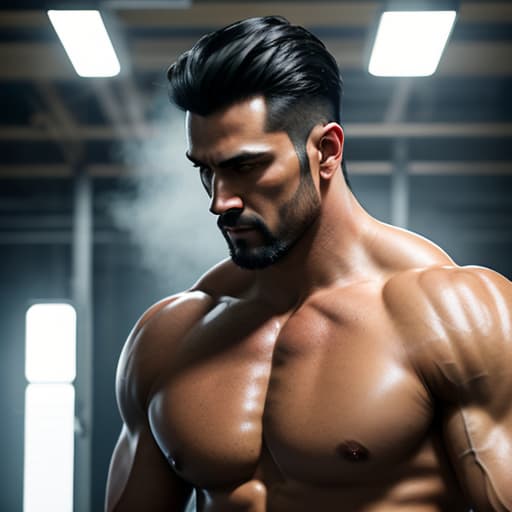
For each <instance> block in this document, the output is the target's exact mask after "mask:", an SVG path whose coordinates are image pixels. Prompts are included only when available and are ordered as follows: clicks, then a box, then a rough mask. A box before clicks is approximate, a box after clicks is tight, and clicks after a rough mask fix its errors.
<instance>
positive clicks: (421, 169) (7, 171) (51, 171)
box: [0, 160, 512, 179]
mask: <svg viewBox="0 0 512 512" xmlns="http://www.w3.org/2000/svg"><path fill="white" fill-rule="evenodd" d="M347 165H348V172H349V174H354V175H356V174H364V175H380V174H391V173H392V171H393V163H392V162H388V161H382V160H380V161H378V160H368V161H362V160H353V161H349V162H348V164H347ZM84 169H85V171H86V172H87V173H88V174H89V175H90V176H91V177H92V178H97V179H101V178H118V177H133V176H138V177H142V176H144V175H146V174H147V175H153V174H154V173H148V172H146V171H145V170H144V169H135V168H132V167H128V166H123V165H115V164H95V165H88V166H85V167H84ZM408 169H409V174H411V175H482V176H484V175H487V176H506V175H512V161H487V160H481V161H474V160H472V161H467V162H464V161H441V160H429V161H410V162H409V163H408ZM72 176H73V171H72V168H71V167H70V166H68V165H63V164H55V165H39V164H34V165H0V179H41V178H51V179H59V178H60V179H70V178H71V177H72Z"/></svg>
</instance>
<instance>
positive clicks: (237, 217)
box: [217, 210, 263, 229]
mask: <svg viewBox="0 0 512 512" xmlns="http://www.w3.org/2000/svg"><path fill="white" fill-rule="evenodd" d="M262 224H263V223H262V222H261V221H260V220H259V219H258V218H255V217H250V216H246V217H243V216H242V211H241V210H228V211H227V212H224V213H222V214H221V215H219V218H218V219H217V226H219V228H220V229H224V228H236V227H237V226H244V227H251V228H261V227H262Z"/></svg>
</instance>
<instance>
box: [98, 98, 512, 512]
mask: <svg viewBox="0 0 512 512" xmlns="http://www.w3.org/2000/svg"><path fill="white" fill-rule="evenodd" d="M264 120H265V103H264V100H263V99H262V98H254V99H251V100H247V101H245V102H242V103H239V104H236V105H234V106H231V107H229V108H227V109H226V110H224V111H223V112H220V113H217V114H214V115H211V116H207V117H201V116H197V115H194V114H191V115H189V118H188V130H189V141H188V142H189V151H188V152H189V156H190V157H191V159H193V161H195V162H198V163H200V165H201V166H202V170H201V172H202V173H203V175H204V174H205V173H206V174H207V176H206V178H207V179H208V180H209V181H208V183H207V185H208V186H209V192H210V194H211V199H212V202H211V211H212V213H214V214H216V215H222V213H224V212H226V211H228V210H230V209H233V208H234V209H241V210H243V212H244V214H245V213H247V214H248V215H249V214H250V215H255V216H258V218H260V219H261V220H262V221H264V222H265V224H266V225H267V226H268V228H269V229H270V230H271V231H272V232H274V233H275V232H278V231H279V229H280V228H282V225H281V224H282V222H281V221H282V219H280V216H279V206H280V205H282V204H286V203H287V201H289V199H290V198H291V197H293V194H294V192H295V191H296V190H297V188H298V186H299V184H300V172H299V163H298V160H297V157H296V155H295V152H294V149H293V145H292V144H291V142H290V140H289V139H288V137H287V135H286V134H284V133H282V132H280V133H266V132H265V131H264ZM342 150H343V133H342V131H341V128H340V127H339V126H338V125H336V124H335V123H330V124H327V125H324V126H320V125H319V126H317V127H315V128H314V129H313V131H312V133H311V135H310V137H309V139H308V143H307V152H308V158H309V161H310V167H311V175H312V179H313V183H314V186H315V189H316V191H317V194H318V197H319V199H320V208H319V210H318V214H317V216H316V218H315V219H314V222H312V223H310V224H308V225H307V226H306V224H304V225H305V226H306V227H305V228H304V231H303V232H302V233H301V234H300V236H299V237H298V239H297V240H296V241H295V242H294V244H293V246H292V248H291V250H290V252H289V253H288V254H287V255H286V256H285V257H283V258H282V259H281V260H279V261H278V262H277V263H275V264H273V265H270V266H269V267H267V268H265V269H263V270H243V269H241V268H239V267H237V266H235V265H234V264H233V263H232V262H231V261H229V260H227V261H225V262H222V263H221V264H219V265H217V266H216V267H214V268H213V269H212V270H211V271H209V272H208V273H207V274H206V275H205V276H203V278H201V279H200V280H199V281H198V282H197V283H196V284H195V285H194V286H193V287H192V288H191V289H190V290H188V291H186V292H183V293H180V294H178V295H175V296H173V297H169V298H167V299H164V300H163V301H161V302H159V303H157V304H156V305H154V306H153V307H151V308H150V309H149V310H148V311H147V312H146V313H145V314H144V315H143V316H142V318H141V319H140V320H139V322H138V323H137V325H136V326H135V327H134V329H133V331H132V333H131V334H130V336H129V338H128V341H127V342H126V345H125V347H124V349H123V352H122V354H121V358H120V362H119V367H118V374H117V396H118V402H119V407H120V411H121V415H122V418H123V422H124V425H123V429H122V432H121V435H120V438H119V441H118V444H117V446H116V448H115V450H114V454H113V457H112V463H111V467H110V472H109V481H108V489H107V510H108V511H119V512H131V511H142V510H148V511H152V512H158V511H162V512H163V511H166V512H172V511H183V510H184V509H185V507H186V503H187V501H188V499H189V497H190V495H191V492H192V491H193V489H195V490H196V498H197V509H198V511H200V512H231V511H233V512H234V511H247V512H281V511H293V512H311V511H312V510H321V511H347V512H351V511H354V512H363V511H364V512H370V511H371V512H398V511H401V512H427V511H428V512H431V511H447V512H448V511H449V512H457V511H468V510H469V509H470V508H472V509H473V510H474V511H475V512H476V511H507V510H512V403H511V392H512V315H511V311H512V285H511V283H510V282H509V281H507V280H506V279H505V278H504V277H502V276H500V275H499V274H497V273H495V272H493V271H491V270H488V269H484V268H481V267H463V268H461V267H458V266H456V265H455V264H454V262H453V261H452V260H451V259H450V258H449V257H448V256H447V255H446V254H445V253H444V252H443V251H442V250H441V249H439V248H438V247H437V246H435V245H434V244H432V243H431V242H429V241H427V240H425V239H424V238H421V237H419V236H417V235H414V234H412V233H409V232H407V231H404V230H400V229H398V228H394V227H391V226H389V225H386V224H383V223H380V222H379V221H377V220H376V219H374V218H372V217H371V216H369V215H368V214H367V213H366V212H365V211H364V210H363V208H362V207H361V206H360V205H359V203H358V202H357V200H356V199H355V198H354V196H353V195H352V193H351V192H350V191H349V189H348V187H347V186H346V184H345V182H344V180H343V176H342V173H341V171H340V162H341V156H342ZM249 151H254V152H259V153H260V154H261V153H265V154H267V155H270V156H269V157H268V158H266V159H263V160H264V163H260V164H258V165H253V166H252V167H251V166H249V167H247V166H246V167H244V168H243V169H239V168H230V167H229V166H228V167H226V166H223V165H222V162H224V161H226V160H229V159H230V158H232V157H233V156H236V155H238V154H240V153H243V152H245V153H246V152H249ZM203 178H204V176H203ZM203 181H204V180H203ZM299 215H300V212H297V216H299ZM290 222H291V221H290ZM280 223H281V224H280ZM228 236H233V237H246V242H245V243H246V245H247V246H249V247H252V246H257V245H258V243H261V240H260V236H259V234H258V232H257V231H250V232H247V233H244V232H238V233H233V232H232V233H228Z"/></svg>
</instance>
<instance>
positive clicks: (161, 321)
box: [116, 290, 216, 425]
mask: <svg viewBox="0 0 512 512" xmlns="http://www.w3.org/2000/svg"><path fill="white" fill-rule="evenodd" d="M215 303H216V300H215V298H214V297H212V296H210V295H209V294H208V293H205V292H203V291H200V290H188V291H185V292H182V293H178V294H175V295H172V296H170V297H167V298H165V299H162V300H161V301H159V302H157V303H156V304H153V305H152V306H151V307H150V308H148V309H147V310H146V311H145V312H144V313H143V315H142V316H141V317H140V318H139V320H138V321H137V322H136V324H135V326H134V327H133V329H132V330H131V332H130V334H129V335H128V338H127V340H126V342H125V344H124V346H123V349H122V351H121V355H120V358H119V363H118V366H117V373H116V396H117V401H118V406H119V409H120V412H121V416H122V417H123V420H124V422H125V423H126V424H127V425H130V424H134V423H137V422H139V421H140V418H141V417H143V416H145V413H146V409H147V407H146V406H147V402H148V398H149V394H150V392H151V389H152V387H153V385H154V384H155V382H156V381H158V380H159V378H160V377H161V376H162V375H163V372H164V371H165V370H166V369H167V368H169V366H170V364H171V363H172V361H173V359H174V357H175V354H176V350H178V348H179V346H180V342H181V340H182V339H183V338H184V337H185V335H186V334H187V332H188V331H189V330H190V329H191V328H192V327H193V326H194V325H195V324H196V323H197V322H198V321H200V320H201V318H203V317H204V315H206V314H207V312H208V311H209V310H210V309H212V308H213V307H214V306H215Z"/></svg>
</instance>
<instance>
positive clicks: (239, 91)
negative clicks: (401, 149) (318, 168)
mask: <svg viewBox="0 0 512 512" xmlns="http://www.w3.org/2000/svg"><path fill="white" fill-rule="evenodd" d="M167 76H168V79H169V83H170V91H169V94H170V99H171V101H172V102H173V103H174V104H176V105H177V106H178V107H179V108H181V109H182V110H185V111H190V112H193V113H195V114H199V115H203V116H206V115H209V114H212V113H215V112H218V111H220V110H222V109H223V108H226V107H228V106H230V105H232V104H234V103H237V102H240V101H243V100H246V99H249V98H251V97H253V96H257V95H262V96H263V97H264V98H265V101H266V105H267V111H268V113H267V120H266V127H265V128H266V130H267V131H268V132H274V131H285V132H286V133H287V134H288V136H289V137H290V140H291V141H292V143H293V145H294V146H295V150H296V152H297V156H298V158H299V161H300V164H301V169H302V170H303V171H305V170H306V169H308V170H309V163H308V159H307V155H306V141H307V139H308V137H309V134H310V132H311V130H312V129H313V127H314V126H316V125H317V124H319V123H327V122H330V121H335V122H337V123H340V108H341V96H342V91H343V82H342V79H341V76H340V73H339V69H338V65H337V63H336V61H335V59H334V57H333V56H332V55H331V54H330V53H329V52H328V50H327V49H326V47H325V45H324V44H323V43H322V41H320V39H318V38H317V37H316V36H315V35H313V34H312V33H311V32H309V31H308V30H306V29H305V28H303V27H300V26H295V25H291V24H290V22H289V21H288V20H286V19H285V18H282V17H280V16H265V17H259V18H249V19H246V20H242V21H238V22H236V23H233V24H231V25H228V26H227V27H224V28H222V29H220V30H217V31H215V32H212V33H210V34H207V35H205V36H203V37H202V38H201V39H199V41H198V42H197V43H196V44H195V45H194V46H193V47H192V48H191V49H190V50H188V51H186V52H185V53H183V54H182V55H181V56H180V57H178V59H177V61H176V62H175V63H174V64H173V65H172V66H171V67H170V68H169V70H168V73H167ZM342 168H343V174H344V175H345V179H346V180H347V176H346V172H345V165H344V162H343V163H342ZM347 183H348V180H347Z"/></svg>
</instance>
